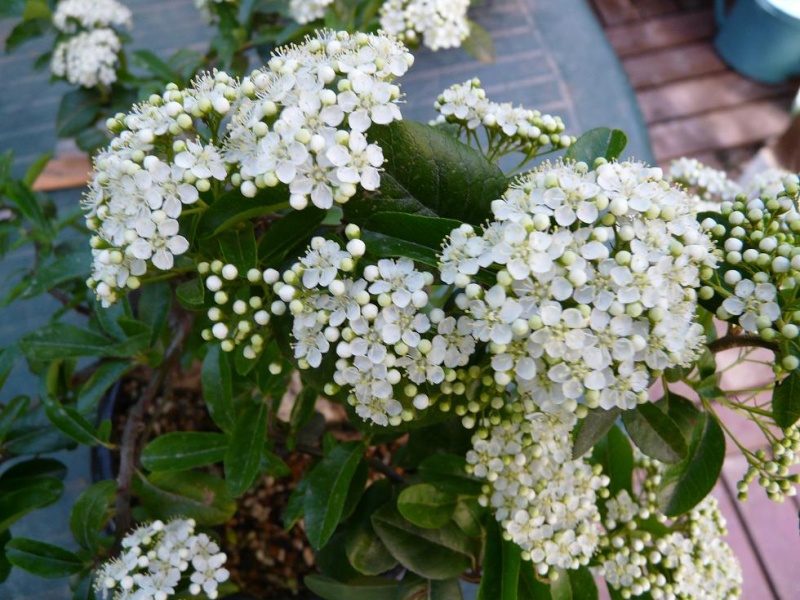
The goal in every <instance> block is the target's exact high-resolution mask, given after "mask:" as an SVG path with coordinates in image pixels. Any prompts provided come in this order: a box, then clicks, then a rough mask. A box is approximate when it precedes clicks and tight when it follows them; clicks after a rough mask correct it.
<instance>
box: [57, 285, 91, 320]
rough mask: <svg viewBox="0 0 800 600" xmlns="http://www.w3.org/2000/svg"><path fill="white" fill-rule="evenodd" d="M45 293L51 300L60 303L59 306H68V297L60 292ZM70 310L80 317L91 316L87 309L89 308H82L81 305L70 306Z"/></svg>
mask: <svg viewBox="0 0 800 600" xmlns="http://www.w3.org/2000/svg"><path fill="white" fill-rule="evenodd" d="M47 291H48V293H49V294H50V295H51V296H52V297H53V298H55V299H56V300H58V301H59V302H61V304H63V305H64V306H70V299H69V296H67V295H66V294H65V293H64V292H62V291H60V290H47ZM72 308H73V309H74V310H75V312H77V313H79V314H81V315H86V316H89V315H91V314H92V311H91V310H90V309H89V307H88V306H84V305H83V304H75V305H74V306H72Z"/></svg>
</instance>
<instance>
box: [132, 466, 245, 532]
mask: <svg viewBox="0 0 800 600" xmlns="http://www.w3.org/2000/svg"><path fill="white" fill-rule="evenodd" d="M133 483H134V485H133V489H134V492H136V494H137V496H139V498H140V499H141V501H142V504H143V505H144V507H145V509H146V510H147V511H148V512H149V513H151V514H154V515H158V516H159V517H160V518H169V517H183V518H186V519H194V520H195V521H196V522H197V524H198V525H199V526H201V527H205V526H209V527H210V526H213V525H221V524H222V523H224V522H225V521H227V520H228V519H230V518H231V517H232V516H233V513H235V512H236V502H235V501H234V499H233V497H232V496H231V495H230V492H229V491H228V486H227V485H226V483H225V480H224V479H222V478H221V477H217V476H216V475H211V474H209V473H203V472H200V471H159V472H156V473H151V474H150V475H147V476H145V475H143V474H139V475H138V476H137V477H136V478H134V480H133Z"/></svg>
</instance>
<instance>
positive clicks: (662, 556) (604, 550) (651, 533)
mask: <svg viewBox="0 0 800 600" xmlns="http://www.w3.org/2000/svg"><path fill="white" fill-rule="evenodd" d="M640 461H643V462H644V464H645V465H646V467H645V468H646V473H647V477H646V478H645V479H644V482H645V483H644V489H643V490H642V493H641V497H636V498H632V497H631V495H630V494H629V493H628V491H627V490H624V489H623V490H621V491H620V492H618V493H617V495H616V496H614V497H613V498H611V499H609V500H607V501H606V517H605V520H604V522H603V525H604V526H605V529H606V534H605V535H603V536H602V540H601V543H600V547H599V550H598V555H597V557H596V559H595V560H596V562H598V563H599V565H600V566H599V567H598V568H596V569H595V571H596V572H597V573H598V574H600V575H601V576H602V577H603V578H604V579H605V580H606V582H607V583H608V584H609V585H610V586H611V587H612V588H614V589H615V590H618V591H619V592H620V594H621V596H622V597H623V598H632V597H637V596H642V595H644V596H646V597H648V598H654V599H655V600H662V599H663V600H668V599H677V598H683V599H686V600H732V599H734V598H738V597H739V596H740V595H741V584H742V569H741V565H740V564H739V562H738V560H737V559H736V556H735V555H734V553H733V551H732V550H731V548H730V546H728V544H727V543H725V542H724V541H722V537H723V536H724V535H725V534H726V533H727V531H726V529H725V519H724V518H723V516H722V514H721V513H720V511H719V508H718V506H717V501H716V499H715V498H713V497H712V496H709V497H707V498H706V499H705V500H703V501H702V502H701V503H700V504H698V505H697V506H696V507H694V508H693V509H692V510H691V511H689V512H688V513H687V514H686V515H684V516H681V517H678V518H676V519H674V520H673V521H672V522H670V521H669V519H668V518H667V517H666V516H665V515H664V514H663V513H661V512H660V511H659V510H658V507H657V504H656V493H655V490H656V488H657V487H658V485H659V483H660V478H661V472H662V470H663V467H662V466H661V465H659V464H658V463H656V462H655V461H650V460H649V459H645V458H641V457H640ZM641 464H642V462H640V465H641Z"/></svg>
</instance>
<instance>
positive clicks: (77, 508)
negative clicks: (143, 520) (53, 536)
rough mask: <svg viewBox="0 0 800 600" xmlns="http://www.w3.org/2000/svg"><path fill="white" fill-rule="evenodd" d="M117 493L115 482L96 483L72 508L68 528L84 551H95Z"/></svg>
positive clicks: (84, 492)
mask: <svg viewBox="0 0 800 600" xmlns="http://www.w3.org/2000/svg"><path fill="white" fill-rule="evenodd" d="M116 492H117V483H116V482H115V481H109V480H106V481H98V482H97V483H95V484H93V485H91V486H90V487H88V488H87V489H86V490H84V491H83V493H82V494H81V495H80V496H78V499H77V500H76V501H75V504H73V506H72V512H71V514H70V519H69V526H70V529H71V530H72V535H73V536H75V539H76V540H77V542H78V543H79V544H80V545H81V546H82V547H83V548H85V549H86V550H89V551H95V550H96V549H97V546H98V543H99V541H100V535H101V534H102V531H103V528H104V527H105V526H106V523H107V522H108V520H109V518H110V517H111V512H110V510H109V508H110V504H111V502H112V500H113V499H114V496H115V494H116Z"/></svg>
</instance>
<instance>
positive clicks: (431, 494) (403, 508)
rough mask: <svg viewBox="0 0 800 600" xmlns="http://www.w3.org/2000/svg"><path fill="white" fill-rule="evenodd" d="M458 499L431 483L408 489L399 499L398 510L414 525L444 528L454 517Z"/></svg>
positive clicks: (427, 527) (425, 527)
mask: <svg viewBox="0 0 800 600" xmlns="http://www.w3.org/2000/svg"><path fill="white" fill-rule="evenodd" d="M457 500H458V497H457V496H456V495H455V494H452V493H450V492H444V491H442V490H440V489H438V488H437V487H435V486H433V485H431V484H430V483H420V484H417V485H412V486H410V487H407V488H406V489H404V490H403V491H402V492H400V496H398V498H397V509H398V510H399V511H400V514H401V515H403V516H404V517H405V518H406V519H408V520H409V521H410V522H411V523H413V524H414V525H417V526H418V527H423V528H424V529H438V528H439V527H443V526H444V525H445V524H446V523H447V522H448V521H449V520H450V517H452V516H453V511H454V510H455V508H456V501H457Z"/></svg>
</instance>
